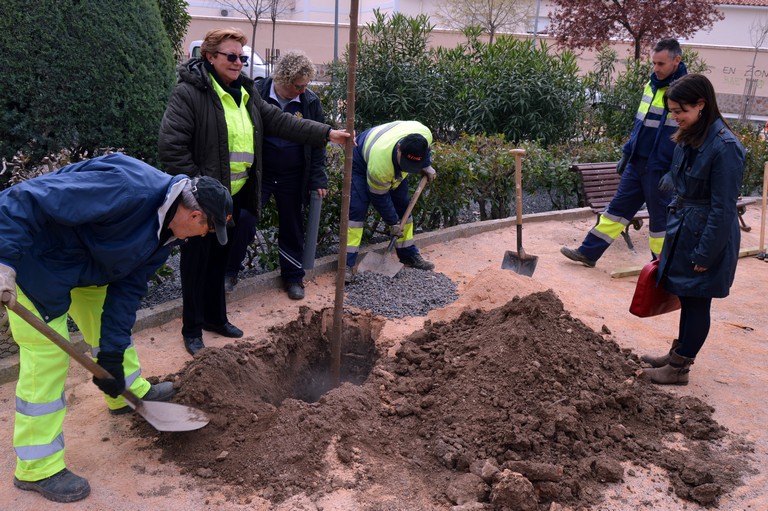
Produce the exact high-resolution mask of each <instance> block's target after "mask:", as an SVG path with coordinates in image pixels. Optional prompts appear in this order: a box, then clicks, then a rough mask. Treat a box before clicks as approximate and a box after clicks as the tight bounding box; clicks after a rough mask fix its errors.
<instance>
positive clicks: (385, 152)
mask: <svg viewBox="0 0 768 511" xmlns="http://www.w3.org/2000/svg"><path fill="white" fill-rule="evenodd" d="M411 133H418V134H419V135H423V136H424V138H426V139H427V143H428V144H429V145H432V132H431V131H429V128H427V127H426V126H424V125H423V124H421V123H420V122H418V121H394V122H390V123H387V124H382V125H381V126H376V127H374V128H371V129H370V131H369V133H368V135H367V136H366V138H365V141H364V142H363V151H362V152H363V159H364V160H365V162H366V164H367V179H368V190H369V191H370V192H371V193H375V194H377V195H383V194H385V193H387V192H389V191H390V190H393V189H395V188H397V187H398V186H399V185H400V183H401V182H402V181H403V179H405V178H406V177H408V174H407V173H405V172H403V174H402V175H401V176H400V177H399V178H397V177H395V165H394V163H393V162H392V151H394V149H395V146H397V143H398V142H399V141H400V140H401V139H402V138H403V137H405V136H407V135H410V134H411Z"/></svg>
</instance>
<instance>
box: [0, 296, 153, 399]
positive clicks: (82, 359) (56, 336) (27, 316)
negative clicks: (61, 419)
mask: <svg viewBox="0 0 768 511" xmlns="http://www.w3.org/2000/svg"><path fill="white" fill-rule="evenodd" d="M3 298H4V297H3ZM9 308H10V309H11V310H12V311H13V312H15V313H16V314H17V315H18V316H19V317H20V318H21V319H23V320H24V321H26V322H27V323H29V325H30V326H32V327H33V328H34V329H35V330H37V331H38V332H40V333H41V334H43V335H44V336H46V337H47V338H48V339H49V340H50V341H51V342H52V343H54V344H55V345H56V346H58V347H59V348H61V349H62V350H64V351H65V352H66V353H67V354H68V355H69V356H70V357H72V358H74V359H75V360H76V361H77V362H78V363H79V364H80V365H82V366H83V367H85V368H86V369H88V371H90V372H91V373H93V375H94V376H95V377H96V378H98V379H100V380H103V379H104V378H112V375H111V374H109V372H107V370H106V369H104V368H103V367H101V366H100V365H99V364H97V363H96V362H94V361H93V360H91V358H90V357H87V356H85V355H84V354H83V353H80V352H79V351H77V350H76V349H75V347H74V346H72V343H70V342H69V341H68V340H66V339H65V338H64V337H63V336H62V335H61V334H60V333H58V332H57V331H56V330H54V329H53V328H51V327H50V326H49V325H48V323H46V322H45V321H43V320H42V319H40V318H38V317H37V316H35V315H34V314H33V313H32V311H30V310H29V309H27V308H26V307H24V306H23V305H21V304H20V303H19V302H16V303H15V304H13V306H11V307H9ZM122 395H123V397H124V398H125V399H126V401H128V402H129V403H130V404H132V405H133V407H134V408H137V407H139V406H140V405H141V399H139V398H138V397H137V396H136V394H134V393H133V392H131V391H130V390H128V389H127V388H126V389H125V390H124V391H123V394H122Z"/></svg>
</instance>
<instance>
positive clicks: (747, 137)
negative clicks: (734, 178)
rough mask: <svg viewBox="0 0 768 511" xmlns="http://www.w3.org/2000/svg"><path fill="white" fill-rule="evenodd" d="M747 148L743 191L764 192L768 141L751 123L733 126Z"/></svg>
mask: <svg viewBox="0 0 768 511" xmlns="http://www.w3.org/2000/svg"><path fill="white" fill-rule="evenodd" d="M732 127H733V129H734V131H736V133H737V134H738V136H739V138H740V140H741V143H742V144H743V145H744V148H745V149H746V150H747V160H746V163H745V166H744V176H743V178H742V180H741V193H742V194H743V195H746V196H750V195H761V194H762V193H763V173H764V169H765V163H766V162H768V142H766V141H765V140H763V138H762V137H761V136H760V131H761V130H760V129H754V128H751V127H750V126H749V125H740V126H732Z"/></svg>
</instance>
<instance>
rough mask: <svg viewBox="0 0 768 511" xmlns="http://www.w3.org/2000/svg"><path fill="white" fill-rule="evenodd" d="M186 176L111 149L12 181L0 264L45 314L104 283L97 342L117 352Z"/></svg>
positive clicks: (58, 311)
mask: <svg viewBox="0 0 768 511" xmlns="http://www.w3.org/2000/svg"><path fill="white" fill-rule="evenodd" d="M187 179H188V178H187V177H186V176H170V175H168V174H165V173H164V172H161V171H159V170H157V169H155V168H154V167H151V166H150V165H147V164H146V163H144V162H141V161H139V160H136V159H134V158H131V157H128V156H125V155H123V154H111V155H108V156H102V157H99V158H93V159H91V160H87V161H84V162H80V163H76V164H73V165H67V166H66V167H63V168H61V169H59V170H57V171H55V172H52V173H50V174H46V175H43V176H40V177H37V178H34V179H31V180H29V181H25V182H22V183H19V184H16V185H14V186H12V187H10V188H8V189H6V190H4V191H3V192H1V193H0V262H2V263H3V264H5V265H8V266H10V267H12V268H15V269H16V283H17V285H18V286H19V287H20V288H21V290H22V291H23V292H24V294H25V295H27V296H28V297H29V298H30V300H32V303H34V305H35V307H36V308H37V310H38V311H39V312H40V314H41V315H42V317H43V319H45V320H46V321H51V320H52V319H55V318H57V317H60V316H62V315H64V314H65V313H66V312H67V311H68V310H69V306H70V291H71V290H72V289H73V288H76V287H87V286H104V285H107V284H109V286H108V287H107V295H106V299H105V302H104V310H103V313H102V318H101V339H100V347H101V349H102V350H104V351H113V352H122V351H124V350H125V349H126V348H127V347H128V346H129V345H130V343H131V329H132V328H133V324H134V322H135V321H136V310H137V309H138V308H139V303H140V300H141V298H142V297H143V296H144V295H145V294H146V292H147V282H148V280H149V278H150V277H152V275H153V274H154V273H155V271H156V270H157V269H158V268H159V267H160V266H161V265H162V264H163V263H164V262H165V260H166V258H167V257H168V255H169V254H170V251H171V245H172V244H173V243H166V244H165V245H161V244H160V229H161V226H162V224H163V221H164V220H165V214H166V212H167V211H168V208H169V207H170V206H171V204H172V203H173V201H174V200H175V199H176V197H178V195H179V193H180V192H181V189H182V188H183V186H182V185H183V182H184V181H185V180H187ZM171 239H172V240H175V238H173V237H171Z"/></svg>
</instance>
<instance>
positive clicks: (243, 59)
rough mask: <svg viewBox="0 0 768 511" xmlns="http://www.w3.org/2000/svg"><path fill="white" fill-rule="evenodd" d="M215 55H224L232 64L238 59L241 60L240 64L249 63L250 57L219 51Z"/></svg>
mask: <svg viewBox="0 0 768 511" xmlns="http://www.w3.org/2000/svg"><path fill="white" fill-rule="evenodd" d="M214 53H218V54H219V55H224V56H225V57H227V60H228V61H230V62H235V61H236V60H237V59H240V62H242V63H243V64H247V63H248V55H238V54H237V53H223V52H220V51H217V52H214Z"/></svg>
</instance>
